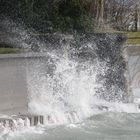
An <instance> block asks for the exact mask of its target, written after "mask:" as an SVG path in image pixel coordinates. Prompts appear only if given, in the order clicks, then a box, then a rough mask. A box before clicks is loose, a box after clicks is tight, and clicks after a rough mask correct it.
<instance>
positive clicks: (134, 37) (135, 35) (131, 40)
mask: <svg viewBox="0 0 140 140" xmlns="http://www.w3.org/2000/svg"><path fill="white" fill-rule="evenodd" d="M127 37H128V39H127V42H126V43H127V44H132V45H137V44H140V32H127Z"/></svg>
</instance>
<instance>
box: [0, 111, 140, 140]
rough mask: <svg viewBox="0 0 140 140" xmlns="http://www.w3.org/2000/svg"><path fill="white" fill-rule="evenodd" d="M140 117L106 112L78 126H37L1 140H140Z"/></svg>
mask: <svg viewBox="0 0 140 140" xmlns="http://www.w3.org/2000/svg"><path fill="white" fill-rule="evenodd" d="M139 120H140V115H139V114H133V113H131V114H128V113H116V112H115V113H112V112H106V113H102V114H98V115H94V116H92V117H91V118H89V119H87V120H86V121H83V122H81V123H77V124H68V125H59V126H53V125H51V126H36V127H30V128H26V129H25V128H24V129H20V130H17V131H15V132H10V133H5V134H3V135H1V137H0V139H1V140H5V139H6V140H17V139H20V140H25V139H26V140H30V139H32V140H45V139H48V140H56V139H57V140H66V139H69V140H73V139H77V140H93V139H95V140H103V139H105V140H112V139H115V140H131V139H134V140H139V137H140V121H139Z"/></svg>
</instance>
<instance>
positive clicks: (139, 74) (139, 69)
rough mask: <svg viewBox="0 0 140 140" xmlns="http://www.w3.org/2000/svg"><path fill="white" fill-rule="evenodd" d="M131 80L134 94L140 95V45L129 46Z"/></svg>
mask: <svg viewBox="0 0 140 140" xmlns="http://www.w3.org/2000/svg"><path fill="white" fill-rule="evenodd" d="M127 53H128V68H129V80H130V86H131V89H132V92H133V93H134V96H139V97H140V46H128V47H127Z"/></svg>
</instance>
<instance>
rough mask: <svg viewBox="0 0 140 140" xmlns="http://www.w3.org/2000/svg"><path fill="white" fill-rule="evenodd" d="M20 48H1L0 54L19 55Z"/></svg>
mask: <svg viewBox="0 0 140 140" xmlns="http://www.w3.org/2000/svg"><path fill="white" fill-rule="evenodd" d="M19 52H20V49H19V48H0V54H9V53H19Z"/></svg>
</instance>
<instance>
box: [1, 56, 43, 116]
mask: <svg viewBox="0 0 140 140" xmlns="http://www.w3.org/2000/svg"><path fill="white" fill-rule="evenodd" d="M42 56H43V54H41V56H40V54H27V55H26V54H12V55H10V54H9V55H6V54H4V55H2V54H0V103H1V105H0V114H7V115H10V114H11V115H13V114H15V115H17V114H20V113H21V114H27V113H29V112H28V92H27V90H28V88H27V79H26V78H27V77H26V76H27V75H26V72H27V65H28V67H29V62H30V61H36V59H39V58H40V57H42ZM31 67H32V66H31Z"/></svg>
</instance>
